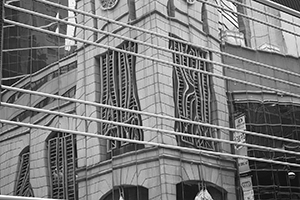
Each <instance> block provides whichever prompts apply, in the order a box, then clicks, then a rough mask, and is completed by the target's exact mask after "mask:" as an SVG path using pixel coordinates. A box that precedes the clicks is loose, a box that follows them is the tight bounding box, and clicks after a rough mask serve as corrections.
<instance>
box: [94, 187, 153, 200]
mask: <svg viewBox="0 0 300 200" xmlns="http://www.w3.org/2000/svg"><path fill="white" fill-rule="evenodd" d="M100 200H149V192H148V189H147V188H145V187H142V186H119V187H116V188H115V189H113V190H111V191H110V192H109V193H108V194H106V195H104V196H103V197H102V198H101V199H100Z"/></svg>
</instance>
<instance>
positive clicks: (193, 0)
mask: <svg viewBox="0 0 300 200" xmlns="http://www.w3.org/2000/svg"><path fill="white" fill-rule="evenodd" d="M186 2H187V3H188V4H194V3H195V2H196V0H186Z"/></svg>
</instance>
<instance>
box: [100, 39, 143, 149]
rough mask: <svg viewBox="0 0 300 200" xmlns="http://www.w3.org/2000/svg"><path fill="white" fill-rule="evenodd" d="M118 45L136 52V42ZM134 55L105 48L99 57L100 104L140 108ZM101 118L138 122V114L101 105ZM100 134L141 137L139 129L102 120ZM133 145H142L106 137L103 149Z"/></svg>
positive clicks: (140, 121) (135, 123)
mask: <svg viewBox="0 0 300 200" xmlns="http://www.w3.org/2000/svg"><path fill="white" fill-rule="evenodd" d="M118 48H120V49H123V50H126V51H131V52H137V44H135V43H133V42H128V41H126V42H124V43H122V44H121V45H120V46H119V47H118ZM135 64H136V58H135V56H133V55H130V54H126V53H121V52H117V51H107V52H106V53H104V54H103V55H101V56H100V77H101V80H100V87H101V89H100V91H101V94H100V102H101V103H103V104H108V105H113V106H118V107H122V108H128V109H132V110H140V104H139V98H138V94H137V86H136V77H135ZM100 115H101V117H102V119H106V120H110V121H117V122H124V123H128V124H134V125H140V126H141V125H142V119H141V116H140V115H137V114H134V113H129V112H124V111H117V110H115V109H108V108H101V110H100ZM101 133H102V134H104V135H109V136H114V137H120V138H127V139H133V140H143V131H142V129H136V128H127V127H123V126H115V125H111V124H105V123H103V124H102V126H101ZM135 148H143V145H133V144H129V143H127V142H119V141H114V140H110V141H108V142H107V152H108V153H113V154H120V153H122V152H126V151H131V150H134V149H135Z"/></svg>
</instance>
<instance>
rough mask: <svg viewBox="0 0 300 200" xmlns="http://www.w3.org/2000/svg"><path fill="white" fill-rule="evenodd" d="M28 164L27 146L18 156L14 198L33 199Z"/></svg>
mask: <svg viewBox="0 0 300 200" xmlns="http://www.w3.org/2000/svg"><path fill="white" fill-rule="evenodd" d="M29 162H30V160H29V146H27V147H25V148H24V149H23V151H22V152H21V153H20V156H19V166H18V174H17V181H16V185H15V192H14V193H15V195H16V196H25V197H34V194H33V190H32V187H31V184H30V177H29V171H30V167H29Z"/></svg>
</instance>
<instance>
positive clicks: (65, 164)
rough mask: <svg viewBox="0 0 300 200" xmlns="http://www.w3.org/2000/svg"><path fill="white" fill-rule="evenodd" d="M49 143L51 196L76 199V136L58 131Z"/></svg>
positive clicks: (70, 199)
mask: <svg viewBox="0 0 300 200" xmlns="http://www.w3.org/2000/svg"><path fill="white" fill-rule="evenodd" d="M47 143H48V163H49V174H50V187H51V189H50V191H51V198H55V199H69V200H76V199H77V193H76V191H77V189H76V182H75V181H76V177H75V167H76V151H75V136H74V135H71V134H64V133H56V135H55V136H54V137H52V138H50V139H49V140H48V142H47Z"/></svg>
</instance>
